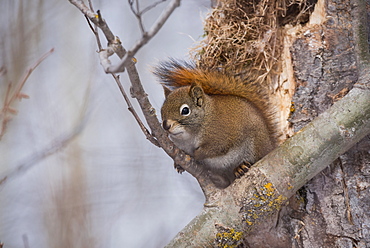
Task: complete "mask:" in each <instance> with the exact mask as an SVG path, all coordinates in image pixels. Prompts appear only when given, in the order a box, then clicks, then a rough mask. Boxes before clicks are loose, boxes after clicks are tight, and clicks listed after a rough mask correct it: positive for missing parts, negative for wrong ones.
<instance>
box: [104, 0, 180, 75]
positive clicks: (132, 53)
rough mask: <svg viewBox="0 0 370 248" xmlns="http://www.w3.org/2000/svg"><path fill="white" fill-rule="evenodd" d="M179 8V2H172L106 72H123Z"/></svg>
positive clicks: (178, 0) (174, 0)
mask: <svg viewBox="0 0 370 248" xmlns="http://www.w3.org/2000/svg"><path fill="white" fill-rule="evenodd" d="M178 6H180V0H172V1H171V2H170V3H169V4H168V5H167V7H166V8H165V9H164V10H163V12H162V14H161V15H160V16H159V18H158V19H157V21H156V22H155V23H154V24H153V26H152V27H151V29H150V30H149V31H148V32H145V33H144V34H143V36H142V37H141V39H140V40H139V41H137V42H136V44H135V45H134V46H133V47H132V48H131V49H130V50H129V51H128V52H127V53H126V55H125V56H124V57H123V58H122V59H121V61H120V63H119V64H118V65H116V66H112V67H111V68H108V71H106V72H107V73H108V72H112V73H118V72H123V71H124V70H125V68H126V67H127V66H128V65H129V64H130V63H131V62H130V60H131V58H133V57H134V56H135V54H136V53H137V52H138V51H139V49H140V48H141V47H143V46H144V45H145V44H146V43H148V41H149V40H150V39H152V38H153V37H154V36H155V35H156V34H157V33H158V31H159V30H160V29H161V28H162V26H163V25H164V23H165V22H166V21H167V19H168V18H169V17H170V15H171V14H172V12H173V11H174V10H175V9H176V8H177V7H178Z"/></svg>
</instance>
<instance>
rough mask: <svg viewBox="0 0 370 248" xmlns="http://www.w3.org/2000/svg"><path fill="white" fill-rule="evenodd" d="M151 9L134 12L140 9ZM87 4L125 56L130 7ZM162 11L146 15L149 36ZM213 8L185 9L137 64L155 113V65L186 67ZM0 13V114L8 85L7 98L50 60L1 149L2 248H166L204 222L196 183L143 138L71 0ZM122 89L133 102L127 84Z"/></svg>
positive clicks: (191, 0)
mask: <svg viewBox="0 0 370 248" xmlns="http://www.w3.org/2000/svg"><path fill="white" fill-rule="evenodd" d="M153 2H154V1H150V0H142V1H140V3H141V6H142V7H143V8H144V7H145V6H148V5H150V4H151V3H153ZM93 3H94V8H95V10H97V9H100V10H101V13H102V15H103V18H104V19H105V20H106V21H107V23H108V24H109V26H110V28H111V29H112V31H113V32H114V33H115V34H116V35H118V36H119V37H120V39H121V41H122V43H123V45H124V46H125V47H126V48H130V47H131V46H132V45H133V44H134V42H135V41H136V40H137V39H138V38H139V37H140V31H139V27H138V25H137V22H136V19H135V17H134V15H133V14H132V13H131V12H130V9H129V5H128V1H125V0H116V1H97V0H94V1H93ZM166 4H167V3H162V4H161V5H159V6H157V7H156V8H155V9H153V10H151V11H150V12H148V13H147V14H146V15H144V21H145V25H146V27H147V28H148V29H149V27H150V24H152V23H153V22H154V20H155V19H156V18H157V16H158V15H159V14H160V12H161V10H162V9H163V8H164V7H165V5H166ZM209 6H210V1H206V0H203V1H199V0H183V1H182V4H181V6H180V7H179V8H178V9H177V10H175V12H174V13H173V15H172V16H171V17H170V19H169V20H168V21H167V23H166V24H165V25H164V27H163V28H162V30H161V31H160V32H159V33H158V34H157V36H156V37H155V38H153V40H151V41H150V42H149V43H148V44H147V45H146V46H145V47H144V48H143V49H141V50H140V52H139V53H138V54H137V56H136V58H137V60H138V63H137V68H138V70H139V73H140V76H141V79H142V82H143V85H144V88H145V90H146V91H147V93H148V94H149V97H150V100H151V102H152V104H153V106H154V107H155V108H156V109H157V113H159V110H160V107H161V105H162V102H163V100H164V97H163V92H162V89H161V87H160V85H159V84H158V82H156V81H155V78H154V77H153V75H152V74H151V72H150V69H151V66H155V65H156V64H157V63H158V61H160V60H165V59H167V57H174V58H180V59H189V56H188V52H189V48H191V47H194V44H195V41H194V40H200V39H201V36H202V34H203V27H202V21H203V19H204V17H205V16H206V13H207V11H208V10H209ZM0 8H1V10H2V14H1V15H0V34H1V36H0V53H1V57H0V67H1V68H2V69H1V71H0V78H1V79H0V104H1V107H0V108H2V107H3V102H4V101H5V98H6V96H7V89H8V85H9V83H11V85H12V88H11V91H10V93H9V94H10V95H11V94H12V92H14V89H15V88H16V87H17V85H18V84H19V82H20V81H21V78H22V77H23V76H24V74H25V73H26V71H27V69H28V68H29V67H30V66H32V65H33V64H34V63H35V62H36V61H37V60H38V59H39V58H40V57H41V55H42V54H44V53H45V52H47V51H48V50H50V49H51V48H54V49H55V52H54V53H53V54H51V55H50V56H49V57H48V58H47V59H46V60H45V61H44V62H42V64H41V65H40V66H38V67H37V68H36V70H35V71H34V72H33V73H32V74H31V76H30V78H29V79H28V80H27V82H26V84H25V86H24V87H23V90H22V93H25V94H27V95H28V96H29V97H30V98H29V99H23V100H22V101H15V102H14V103H13V104H12V107H13V108H14V109H16V110H17V111H18V114H17V115H13V116H12V119H11V120H10V121H9V122H8V124H7V126H6V127H7V128H6V132H5V134H4V136H2V138H1V140H0V180H2V179H3V178H4V177H7V180H6V181H5V182H2V183H1V184H0V242H3V243H4V248H21V247H26V248H44V247H45V248H48V247H63V248H66V247H89V248H93V247H113V248H114V247H146V248H147V247H149V248H150V247H163V246H164V245H165V244H166V243H168V241H169V240H171V239H172V238H173V236H174V235H176V233H177V232H178V231H180V230H181V229H182V228H183V227H184V226H185V225H186V224H187V223H188V222H189V221H190V220H191V219H192V218H193V217H195V216H196V215H197V214H198V213H199V212H200V211H201V209H202V205H203V202H204V199H203V194H202V192H201V190H200V188H199V186H198V183H197V182H196V181H195V179H193V178H192V177H191V176H190V175H189V174H187V173H184V174H183V175H179V174H177V172H176V171H175V170H174V169H173V166H172V164H173V162H172V160H171V159H170V158H169V157H168V156H167V155H166V154H165V153H164V152H163V151H162V150H161V149H159V148H156V147H154V146H153V145H152V144H151V143H150V142H149V141H147V140H146V139H145V136H144V135H143V134H142V132H141V131H140V129H139V127H138V125H137V124H136V122H135V120H134V118H133V117H132V115H131V114H130V113H129V111H128V110H127V106H126V104H125V102H124V101H123V98H122V96H121V95H120V93H119V90H118V88H117V86H116V84H115V82H114V81H113V78H112V77H111V76H109V75H106V74H105V73H104V72H103V70H102V68H101V67H100V64H99V61H98V55H97V53H96V50H97V45H96V42H95V37H94V36H93V34H92V32H91V30H90V29H89V27H88V25H87V22H86V20H85V18H84V16H83V15H82V14H81V13H80V12H79V11H78V10H77V8H76V7H74V6H73V5H71V4H70V3H69V1H68V0H47V1H46V0H32V1H29V0H23V1H22V0H2V1H0ZM101 37H102V41H103V45H104V46H105V43H106V42H105V40H104V39H103V36H101ZM121 79H122V82H123V84H124V87H125V88H126V90H127V91H128V90H129V82H128V80H127V76H126V75H125V74H122V75H121ZM9 94H8V95H9ZM133 104H134V106H135V107H136V110H137V111H138V112H140V109H139V108H138V107H137V104H136V102H135V100H133ZM2 113H4V111H2ZM2 117H4V116H2ZM0 121H1V122H2V121H3V118H2V119H0ZM0 125H3V123H0ZM0 127H1V126H0ZM78 127H82V128H81V129H78ZM73 133H77V135H76V136H75V137H74V138H73V139H68V137H69V136H70V135H71V134H73ZM63 140H69V142H67V143H65V144H62V145H61V144H60V142H62V141H63ZM54 148H58V149H54ZM48 149H54V150H56V151H53V150H48ZM50 151H51V152H50Z"/></svg>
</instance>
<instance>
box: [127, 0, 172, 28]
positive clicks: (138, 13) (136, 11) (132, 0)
mask: <svg viewBox="0 0 370 248" xmlns="http://www.w3.org/2000/svg"><path fill="white" fill-rule="evenodd" d="M166 1H167V0H160V1H158V2H155V3H153V4H151V5H149V6H147V7H145V8H144V9H143V10H140V7H139V0H136V1H135V0H128V3H129V5H130V8H131V12H132V13H133V14H134V15H135V17H136V19H137V20H138V22H139V27H140V30H141V33H142V34H144V33H145V28H144V24H143V18H142V17H143V14H145V13H146V12H148V11H149V10H151V9H153V8H155V7H156V6H157V5H159V4H161V3H163V2H166ZM134 3H136V7H134Z"/></svg>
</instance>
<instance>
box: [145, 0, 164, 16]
mask: <svg viewBox="0 0 370 248" xmlns="http://www.w3.org/2000/svg"><path fill="white" fill-rule="evenodd" d="M166 1H167V0H160V1H158V2H155V3H153V4H152V5H149V6H148V7H145V8H144V9H143V10H142V11H140V14H141V15H142V14H145V13H146V12H148V11H149V10H151V9H153V8H155V7H157V5H159V4H161V3H164V2H166Z"/></svg>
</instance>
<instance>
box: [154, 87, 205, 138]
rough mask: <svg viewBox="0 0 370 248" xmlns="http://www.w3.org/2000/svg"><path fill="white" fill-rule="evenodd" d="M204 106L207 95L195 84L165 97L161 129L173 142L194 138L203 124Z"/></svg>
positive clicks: (176, 90)
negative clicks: (167, 133) (165, 131)
mask: <svg viewBox="0 0 370 248" xmlns="http://www.w3.org/2000/svg"><path fill="white" fill-rule="evenodd" d="M206 104H207V95H205V93H204V91H203V89H202V88H201V87H200V86H198V85H195V84H194V85H192V86H187V87H181V88H178V89H175V90H174V91H172V92H170V93H169V94H167V95H166V100H165V102H164V103H163V106H162V109H161V114H162V120H163V128H164V129H165V130H167V131H168V132H169V134H170V138H171V139H172V140H173V141H174V142H175V140H177V141H181V140H184V141H185V140H189V139H192V138H195V136H196V133H197V131H199V128H200V126H201V124H202V122H203V118H204V108H205V106H206ZM175 143H176V142H175Z"/></svg>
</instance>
